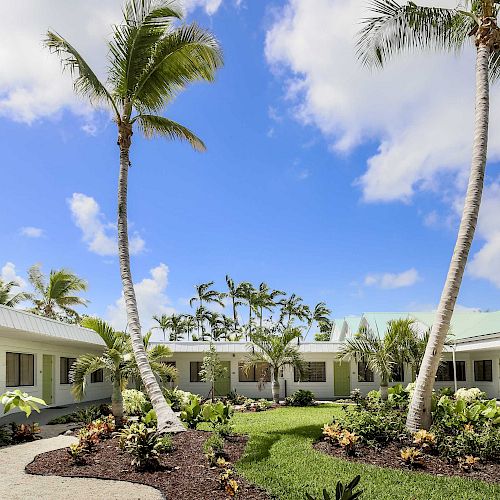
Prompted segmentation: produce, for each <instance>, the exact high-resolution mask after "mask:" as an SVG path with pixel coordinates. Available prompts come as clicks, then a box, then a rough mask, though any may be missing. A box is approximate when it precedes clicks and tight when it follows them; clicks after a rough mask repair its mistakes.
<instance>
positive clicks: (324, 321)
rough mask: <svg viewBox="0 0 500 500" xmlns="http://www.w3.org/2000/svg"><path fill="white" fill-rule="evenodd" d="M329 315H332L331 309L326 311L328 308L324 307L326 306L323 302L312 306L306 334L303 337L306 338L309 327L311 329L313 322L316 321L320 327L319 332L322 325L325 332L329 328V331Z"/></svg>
mask: <svg viewBox="0 0 500 500" xmlns="http://www.w3.org/2000/svg"><path fill="white" fill-rule="evenodd" d="M330 314H332V311H331V309H328V307H326V304H325V303H324V302H318V303H317V304H316V305H315V306H314V309H313V311H312V312H311V315H310V316H309V320H308V328H307V333H306V335H305V336H306V338H307V335H308V334H309V332H310V330H311V327H312V325H313V323H314V321H316V323H318V325H319V327H320V331H322V330H321V328H322V325H323V329H324V330H327V328H328V327H330V329H331V321H330ZM327 331H328V330H327Z"/></svg>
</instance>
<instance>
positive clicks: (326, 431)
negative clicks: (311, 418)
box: [323, 422, 342, 444]
mask: <svg viewBox="0 0 500 500" xmlns="http://www.w3.org/2000/svg"><path fill="white" fill-rule="evenodd" d="M341 434H342V427H340V424H339V423H338V422H334V423H332V424H331V425H328V424H325V425H324V426H323V436H325V440H327V441H330V442H331V443H333V444H337V443H338V441H339V438H340V435H341Z"/></svg>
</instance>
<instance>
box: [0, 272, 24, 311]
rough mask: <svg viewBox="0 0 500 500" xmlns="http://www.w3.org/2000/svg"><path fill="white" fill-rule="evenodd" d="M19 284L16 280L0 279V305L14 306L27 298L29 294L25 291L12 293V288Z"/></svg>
mask: <svg viewBox="0 0 500 500" xmlns="http://www.w3.org/2000/svg"><path fill="white" fill-rule="evenodd" d="M19 286H20V285H19V283H17V282H16V281H2V280H1V279H0V305H2V306H7V307H15V306H17V304H19V303H20V302H23V301H25V300H28V299H29V294H27V293H25V292H17V293H13V292H12V289H13V288H18V287H19Z"/></svg>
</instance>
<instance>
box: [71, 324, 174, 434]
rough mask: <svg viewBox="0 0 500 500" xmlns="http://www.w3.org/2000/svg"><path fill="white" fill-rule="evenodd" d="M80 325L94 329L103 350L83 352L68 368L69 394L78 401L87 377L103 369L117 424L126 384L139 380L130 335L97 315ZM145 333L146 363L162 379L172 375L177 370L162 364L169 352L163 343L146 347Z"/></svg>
mask: <svg viewBox="0 0 500 500" xmlns="http://www.w3.org/2000/svg"><path fill="white" fill-rule="evenodd" d="M82 326H84V327H85V328H90V329H91V330H94V331H95V332H96V333H97V335H99V337H101V339H102V340H103V341H104V343H105V345H106V349H105V350H104V352H103V353H102V354H100V355H95V354H83V355H82V356H80V357H79V358H77V360H76V362H75V363H74V365H73V366H72V368H71V379H72V384H73V385H72V393H73V395H74V397H75V398H76V399H77V400H81V399H82V398H83V396H84V394H85V389H86V384H87V378H88V376H89V375H90V374H91V373H94V372H96V371H97V370H104V372H105V374H106V376H107V378H109V379H110V380H111V382H112V384H113V392H112V396H111V405H112V411H113V415H114V416H115V419H116V422H117V425H121V421H122V419H123V395H122V391H124V390H125V388H126V387H127V384H128V382H129V381H131V380H135V381H138V380H140V372H139V368H138V366H137V362H136V359H135V357H134V355H133V351H132V345H131V340H130V336H129V335H127V334H125V333H123V332H118V331H116V330H114V329H113V327H112V326H111V325H109V324H108V323H106V322H105V321H103V320H101V319H99V318H93V317H90V316H89V317H86V318H84V320H83V321H82ZM150 336H151V333H148V334H147V335H146V336H145V337H144V339H143V340H142V342H143V346H144V350H145V352H146V353H147V354H146V355H147V357H148V362H149V364H150V366H151V368H152V370H153V373H156V374H157V375H158V376H159V377H160V378H161V379H162V380H169V379H171V378H175V376H176V373H177V371H176V369H175V368H174V367H172V366H170V365H167V364H165V363H164V362H163V361H164V360H165V358H167V357H169V356H171V355H172V351H171V350H170V349H169V348H168V347H167V346H165V345H156V346H154V347H152V348H148V346H149V338H150Z"/></svg>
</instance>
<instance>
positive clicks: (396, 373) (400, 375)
mask: <svg viewBox="0 0 500 500" xmlns="http://www.w3.org/2000/svg"><path fill="white" fill-rule="evenodd" d="M404 381H405V370H404V367H403V365H396V366H394V367H393V368H392V374H391V382H404Z"/></svg>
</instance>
